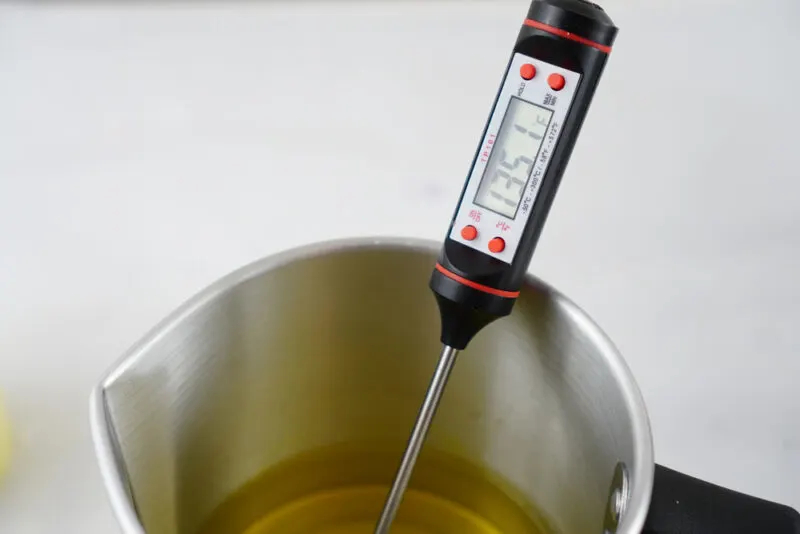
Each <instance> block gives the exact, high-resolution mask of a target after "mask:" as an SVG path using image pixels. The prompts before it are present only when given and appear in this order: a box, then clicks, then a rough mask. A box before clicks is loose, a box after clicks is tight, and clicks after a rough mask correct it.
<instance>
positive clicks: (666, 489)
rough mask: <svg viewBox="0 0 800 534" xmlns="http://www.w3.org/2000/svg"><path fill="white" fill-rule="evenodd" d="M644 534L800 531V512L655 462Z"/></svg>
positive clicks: (784, 533) (788, 533) (794, 533)
mask: <svg viewBox="0 0 800 534" xmlns="http://www.w3.org/2000/svg"><path fill="white" fill-rule="evenodd" d="M642 534H800V514H798V513H797V511H795V510H793V509H792V508H789V507H788V506H784V505H782V504H777V503H774V502H770V501H765V500H763V499H758V498H756V497H751V496H749V495H744V494H742V493H738V492H736V491H732V490H729V489H725V488H722V487H720V486H716V485H714V484H710V483H708V482H704V481H702V480H698V479H696V478H693V477H690V476H689V475H684V474H682V473H678V472H677V471H673V470H672V469H668V468H666V467H663V466H660V465H656V472H655V481H654V484H653V495H652V498H651V502H650V511H649V512H648V515H647V521H645V525H644V530H642Z"/></svg>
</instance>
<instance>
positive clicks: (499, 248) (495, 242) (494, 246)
mask: <svg viewBox="0 0 800 534" xmlns="http://www.w3.org/2000/svg"><path fill="white" fill-rule="evenodd" d="M505 248H506V242H505V241H504V240H503V238H502V237H494V238H492V240H491V241H489V250H490V251H492V252H494V253H495V254H498V253H500V252H503V250H505Z"/></svg>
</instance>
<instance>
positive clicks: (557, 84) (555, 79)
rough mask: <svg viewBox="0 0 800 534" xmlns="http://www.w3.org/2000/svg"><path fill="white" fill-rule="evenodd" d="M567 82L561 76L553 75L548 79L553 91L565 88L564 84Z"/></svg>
mask: <svg viewBox="0 0 800 534" xmlns="http://www.w3.org/2000/svg"><path fill="white" fill-rule="evenodd" d="M565 83H566V81H565V80H564V77H563V76H562V75H560V74H551V75H550V76H548V77H547V84H548V85H549V86H550V87H551V88H552V89H553V91H560V90H562V89H563V88H564V84H565Z"/></svg>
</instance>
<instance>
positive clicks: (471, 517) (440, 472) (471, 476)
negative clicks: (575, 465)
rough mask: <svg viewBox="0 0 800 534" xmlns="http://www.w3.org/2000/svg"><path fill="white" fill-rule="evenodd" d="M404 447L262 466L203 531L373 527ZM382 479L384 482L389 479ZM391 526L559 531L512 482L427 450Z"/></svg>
mask: <svg viewBox="0 0 800 534" xmlns="http://www.w3.org/2000/svg"><path fill="white" fill-rule="evenodd" d="M399 459H400V453H399V452H398V451H393V452H388V451H386V452H378V451H375V450H374V449H372V450H369V449H364V448H359V447H338V448H334V449H326V450H320V451H315V452H312V453H307V454H304V455H302V456H299V457H296V458H293V459H290V460H288V461H285V462H283V463H281V464H279V465H278V466H276V467H275V468H273V469H270V470H268V471H267V472H265V473H263V474H262V475H260V476H259V477H257V478H256V479H255V480H253V481H251V482H250V483H249V484H247V485H245V486H244V487H243V488H242V489H241V490H240V491H238V492H237V493H236V494H234V495H233V496H232V497H231V498H230V499H228V500H227V501H226V502H224V503H223V504H222V505H221V506H220V507H219V508H218V509H217V510H216V511H215V512H214V513H213V514H212V515H211V517H210V518H209V520H208V521H207V522H206V523H205V524H204V526H203V528H201V529H200V531H199V533H198V534H373V531H374V528H375V523H376V521H377V519H378V517H379V515H380V511H381V508H382V507H383V503H384V499H385V498H386V495H387V493H388V491H389V486H388V483H387V482H386V480H390V479H391V477H392V475H393V474H394V471H395V469H396V468H397V464H398V462H399ZM382 482H383V483H382ZM391 532H392V534H554V533H555V530H553V529H552V528H551V527H549V526H548V524H547V522H546V521H545V520H544V518H543V517H542V515H541V514H539V513H538V512H537V511H536V510H535V509H534V508H533V507H532V506H530V505H529V504H526V503H525V502H524V500H522V499H520V497H519V495H517V493H516V492H515V491H514V490H513V489H512V488H511V487H510V486H509V485H507V484H505V483H503V482H502V481H500V480H499V479H498V478H496V477H494V476H493V475H491V474H490V473H488V472H487V471H485V470H483V469H480V468H478V467H476V466H474V465H471V464H469V463H466V462H464V461H463V460H460V459H457V458H455V457H453V456H449V455H444V454H439V453H435V452H434V453H431V452H428V451H424V452H423V454H422V456H421V457H420V459H419V462H418V463H417V466H416V469H415V471H414V475H413V476H412V479H411V485H410V488H409V490H408V492H407V493H406V495H405V498H404V500H403V504H402V505H401V507H400V510H399V511H398V514H397V517H396V519H395V522H394V524H393V526H392V531H391Z"/></svg>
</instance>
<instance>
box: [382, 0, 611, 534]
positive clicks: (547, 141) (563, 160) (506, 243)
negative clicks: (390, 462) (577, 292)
mask: <svg viewBox="0 0 800 534" xmlns="http://www.w3.org/2000/svg"><path fill="white" fill-rule="evenodd" d="M616 35H617V28H616V27H615V26H614V24H613V22H611V19H610V18H609V17H608V15H606V13H605V11H603V9H601V8H600V7H599V6H597V5H596V4H593V3H591V2H588V1H586V0H534V1H533V3H532V4H531V6H530V9H529V10H528V17H527V18H526V19H525V22H524V23H523V25H522V29H521V30H520V32H519V36H518V37H517V42H516V44H515V45H514V50H513V52H512V54H511V58H510V60H509V62H508V66H507V68H506V72H505V75H504V77H503V82H502V83H501V84H500V89H499V91H498V93H497V96H496V98H495V101H494V105H493V106H492V111H491V113H490V115H489V120H488V121H487V123H486V127H485V128H484V131H483V135H482V138H481V143H480V145H479V146H478V149H477V151H476V153H475V157H474V158H473V160H472V166H471V168H470V171H469V174H468V176H467V180H466V183H465V184H464V187H463V189H462V190H461V197H460V198H459V200H458V204H457V206H456V210H455V213H454V215H453V217H452V219H451V221H450V227H449V228H448V231H447V235H446V237H445V240H444V245H443V246H442V249H441V252H440V254H439V258H438V261H437V263H436V267H435V269H434V271H433V274H432V276H431V280H430V287H431V289H432V290H433V292H434V295H435V296H436V301H437V303H438V305H439V311H440V314H441V319H442V333H441V340H442V343H443V345H444V347H443V350H442V354H441V356H440V358H439V363H438V365H437V368H436V372H435V373H434V376H433V379H432V380H431V384H430V386H429V388H428V393H427V395H426V397H425V401H424V403H423V405H422V408H421V409H420V413H419V415H418V417H417V421H416V424H415V426H414V429H413V432H412V434H411V437H410V438H409V441H408V445H407V447H406V451H405V454H404V455H403V459H402V462H401V463H400V467H399V469H398V471H397V475H396V477H395V480H394V483H393V485H392V488H391V491H390V492H389V496H388V497H387V500H386V503H385V505H384V508H383V512H382V514H381V517H380V520H379V522H378V524H377V527H376V529H375V533H376V534H385V533H387V532H388V531H389V528H390V526H391V523H392V521H393V520H394V517H395V514H396V513H397V509H398V507H399V506H400V502H401V501H402V497H403V494H404V493H405V490H406V488H407V486H408V482H409V479H410V477H411V472H412V470H413V467H414V464H415V463H416V459H417V456H418V455H419V452H420V450H421V449H422V445H423V443H424V441H425V436H426V435H427V432H428V428H429V427H430V424H431V421H432V420H433V416H434V414H435V412H436V407H437V406H438V404H439V400H440V399H441V396H442V393H443V391H444V386H445V384H446V383H447V378H448V376H449V375H450V371H451V370H452V368H453V365H454V363H455V358H456V354H457V353H458V351H459V350H463V349H465V348H466V347H467V345H468V344H469V342H470V340H472V338H473V337H474V336H475V335H476V334H477V333H478V332H479V331H480V330H481V329H482V328H483V327H485V326H486V325H488V324H489V323H491V322H492V321H494V320H496V319H498V318H500V317H503V316H506V315H508V314H510V313H511V310H512V308H513V307H514V303H515V301H516V298H517V296H518V295H519V291H520V288H521V286H522V282H523V280H524V278H525V273H526V272H527V270H528V266H529V264H530V262H531V258H532V256H533V251H534V249H535V248H536V243H537V242H538V241H539V236H540V235H541V232H542V228H543V226H544V223H545V220H546V219H547V214H548V212H549V211H550V205H551V204H552V202H553V198H554V197H555V194H556V191H557V189H558V185H559V183H560V182H561V176H562V175H563V174H564V169H565V168H566V166H567V161H568V160H569V157H570V154H571V153H572V148H573V147H574V146H575V141H576V139H577V137H578V132H579V131H580V129H581V125H582V124H583V120H584V118H585V117H586V112H587V110H588V109H589V103H590V102H591V100H592V96H593V95H594V92H595V89H596V87H597V83H598V82H599V80H600V75H601V74H602V72H603V68H604V67H605V64H606V59H607V58H608V55H609V53H610V52H611V46H612V45H613V43H614V39H615V38H616Z"/></svg>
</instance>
